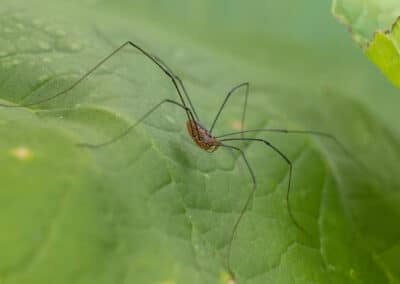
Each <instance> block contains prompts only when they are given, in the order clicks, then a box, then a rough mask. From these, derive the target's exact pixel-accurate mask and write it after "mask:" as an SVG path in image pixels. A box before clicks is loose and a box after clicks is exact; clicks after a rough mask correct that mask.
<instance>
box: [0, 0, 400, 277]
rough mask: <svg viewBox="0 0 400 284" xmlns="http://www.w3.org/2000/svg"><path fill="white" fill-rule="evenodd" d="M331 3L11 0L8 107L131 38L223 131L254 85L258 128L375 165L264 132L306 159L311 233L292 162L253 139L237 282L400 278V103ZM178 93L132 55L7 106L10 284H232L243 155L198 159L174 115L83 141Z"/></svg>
mask: <svg viewBox="0 0 400 284" xmlns="http://www.w3.org/2000/svg"><path fill="white" fill-rule="evenodd" d="M331 5H332V4H331V2H330V1H289V0H286V1H247V2H245V1H211V0H209V1H181V0H179V1H178V0H173V1H142V2H139V1H113V2H112V1H95V0H86V1H69V2H66V1H45V0H38V1H34V2H29V3H28V2H26V1H20V0H17V1H3V2H2V4H1V6H0V15H1V18H0V82H1V84H0V98H1V99H2V103H21V102H32V101H35V100H37V98H38V97H45V96H51V95H52V94H54V93H55V92H56V91H57V90H61V89H63V88H65V87H67V86H69V85H70V84H71V83H73V82H74V80H76V79H77V78H79V76H80V75H81V74H83V73H84V72H85V71H86V70H88V68H90V67H91V66H92V65H93V64H94V63H95V62H97V61H98V60H99V59H101V58H102V57H104V56H105V55H107V54H108V53H109V52H111V51H112V50H113V49H114V48H115V47H116V46H118V45H119V44H121V43H122V42H124V41H126V40H132V41H134V42H137V43H139V44H140V45H142V46H143V47H145V48H146V49H147V50H150V51H151V52H152V53H153V54H155V55H157V56H158V57H160V58H162V59H163V60H164V61H165V62H167V63H168V65H169V66H170V67H171V68H172V69H173V70H174V71H175V72H176V73H177V74H178V75H179V76H180V77H181V78H182V79H183V81H184V82H185V84H186V86H187V89H188V91H189V93H190V95H191V98H192V100H193V102H194V105H195V106H196V109H197V110H198V113H199V116H200V117H201V119H202V122H203V123H204V124H205V125H206V126H207V125H210V123H211V121H212V118H213V115H214V114H215V112H216V111H217V109H218V106H219V104H220V103H221V102H222V100H223V98H224V95H225V94H226V92H227V91H228V90H229V89H230V88H231V87H233V86H234V85H235V84H238V83H240V82H243V81H249V82H250V83H251V89H250V99H249V111H248V119H247V120H246V121H247V127H249V128H261V127H281V128H295V129H314V130H321V131H326V132H329V133H332V134H334V135H335V136H336V137H338V139H339V140H340V141H342V142H343V144H344V145H345V146H346V148H348V149H349V150H350V151H351V152H352V154H353V155H354V156H355V157H356V158H357V159H358V160H360V161H361V162H362V164H364V165H365V167H366V169H362V168H360V167H359V166H357V164H355V163H354V162H353V161H352V159H351V158H349V157H348V156H347V155H345V154H344V153H343V152H342V151H340V149H338V147H337V146H336V145H335V144H334V143H331V142H329V141H325V140H322V139H321V140H319V139H315V137H314V138H313V137H292V136H279V137H278V136H273V135H271V136H265V135H264V136H263V137H264V138H265V137H268V139H270V140H271V141H272V142H273V143H274V144H276V145H279V147H280V149H282V151H284V152H285V153H286V154H287V155H288V156H289V157H290V159H292V160H293V161H294V184H293V191H294V193H293V197H291V201H292V204H293V205H292V206H293V208H294V211H295V216H296V218H297V219H298V220H299V222H300V223H301V224H302V225H303V226H305V227H306V229H307V230H308V231H310V233H311V234H312V237H309V236H305V235H304V234H302V233H301V232H299V231H298V230H297V229H296V228H295V227H294V226H293V224H292V223H291V221H290V219H289V217H288V214H287V208H286V205H285V189H286V181H287V165H286V164H285V163H284V162H282V161H281V160H280V159H279V157H277V156H276V155H275V154H274V153H271V152H268V151H266V150H265V149H264V148H263V147H261V146H257V145H248V144H245V145H242V144H239V145H240V146H243V147H245V149H246V153H247V155H248V158H249V161H251V164H252V166H253V167H254V169H255V173H256V176H257V181H258V189H257V194H256V196H255V199H254V202H253V204H252V206H251V209H249V212H248V214H246V215H245V218H243V221H242V223H241V225H240V226H239V230H238V233H237V236H236V238H235V240H234V242H233V246H232V259H231V263H232V269H233V271H234V273H235V275H236V279H235V282H236V283H239V284H241V283H254V284H255V283H399V282H400V270H399V266H398V259H399V256H400V246H399V239H400V227H399V226H397V224H398V220H399V217H400V209H399V207H398V204H399V201H400V195H399V187H400V179H399V176H398V171H399V166H398V161H399V159H400V143H399V141H400V140H399V130H400V129H399V126H398V106H399V103H400V96H399V95H398V90H397V89H395V88H394V87H393V86H392V85H391V84H390V83H389V82H388V80H387V79H386V78H385V77H384V76H383V75H382V74H381V73H380V71H379V70H378V69H377V68H376V67H375V66H374V65H373V64H372V63H370V62H369V61H368V59H367V58H366V57H365V56H364V55H363V52H362V50H361V49H360V48H358V47H357V46H356V44H355V43H353V41H352V40H351V36H350V35H349V33H348V31H347V30H346V28H345V27H344V26H342V25H341V24H339V23H338V22H337V21H336V19H335V18H334V16H333V15H332V14H331ZM164 98H175V99H176V93H175V92H174V90H173V88H172V87H171V85H170V82H169V81H168V80H167V79H166V78H164V77H163V76H162V74H160V72H158V70H156V69H155V68H154V66H152V65H151V64H148V62H147V61H146V60H145V59H143V58H141V57H140V56H138V55H137V54H136V53H134V52H123V53H121V55H120V56H118V57H116V58H115V59H113V61H112V62H110V63H109V64H107V65H106V66H105V67H104V68H102V69H100V70H99V71H98V72H96V74H93V76H91V77H90V78H89V79H88V80H87V81H85V82H84V83H83V84H81V85H80V86H79V87H77V88H76V89H75V90H74V91H72V92H70V93H69V94H68V95H66V96H64V97H60V98H58V99H56V100H54V101H52V102H49V103H46V104H43V105H38V106H34V107H32V108H22V109H18V108H17V109H12V108H1V109H0V137H1V141H0V150H1V152H0V180H1V181H2V182H1V186H0V188H1V190H0V228H2V233H1V234H0V284H9V283H13V284H14V283H15V284H17V283H18V284H22V283H30V284H31V283H41V284H43V283H57V284H60V283H68V284H71V283H135V284H136V283H140V284H142V283H143V284H147V283H151V284H153V283H154V284H174V283H226V284H228V283H229V284H231V283H232V282H229V280H228V278H229V275H228V267H227V265H226V256H227V247H228V241H229V238H230V232H231V229H232V226H233V224H234V221H235V220H236V218H237V216H238V212H239V211H240V209H241V208H242V205H243V202H244V200H245V199H246V197H247V196H248V192H249V190H250V188H251V182H250V178H249V175H248V173H247V172H246V168H245V166H244V165H243V164H241V163H240V160H239V157H238V156H237V155H236V156H235V155H233V156H232V155H230V153H229V152H228V153H220V152H218V153H216V154H215V155H208V154H207V153H204V152H202V151H201V150H199V149H197V148H196V147H195V146H194V145H193V143H192V141H191V140H190V138H189V137H188V136H187V133H185V131H186V130H185V129H184V119H185V118H184V115H183V114H182V113H180V112H179V110H177V109H173V108H165V110H163V111H160V112H157V114H155V115H154V116H152V117H151V118H149V120H148V121H146V122H145V123H144V124H143V125H142V126H141V127H140V128H139V129H138V130H135V131H134V132H132V135H129V136H128V137H126V139H124V140H123V141H121V142H118V143H116V144H115V145H113V146H112V147H110V148H107V149H106V150H104V151H90V150H86V149H81V148H78V147H76V146H75V145H76V143H78V142H86V141H89V142H96V141H104V139H107V138H109V137H112V136H114V135H116V133H119V132H120V131H121V130H123V129H125V128H126V127H127V126H128V125H130V124H132V123H133V122H134V121H135V120H136V119H137V118H138V117H140V115H141V114H143V113H144V112H145V111H146V110H147V109H149V108H150V107H151V106H152V105H154V103H157V102H158V101H160V100H161V99H164ZM241 106H242V99H241V97H240V96H238V97H235V98H233V99H232V101H231V105H230V106H228V107H227V109H226V111H225V112H224V115H223V116H221V121H220V122H219V124H218V125H217V128H216V133H217V131H218V133H222V132H229V131H232V130H233V129H234V126H233V125H234V122H237V118H238V117H240V114H241ZM21 149H22V150H24V151H25V150H26V151H27V153H28V155H27V156H25V155H24V154H22V156H21ZM221 152H222V151H221ZM22 153H24V152H22Z"/></svg>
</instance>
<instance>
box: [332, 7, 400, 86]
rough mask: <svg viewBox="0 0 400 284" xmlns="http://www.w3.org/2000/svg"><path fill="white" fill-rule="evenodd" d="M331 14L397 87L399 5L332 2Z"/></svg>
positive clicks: (399, 82) (398, 73) (399, 60)
mask: <svg viewBox="0 0 400 284" xmlns="http://www.w3.org/2000/svg"><path fill="white" fill-rule="evenodd" d="M333 13H334V15H336V16H337V18H338V19H339V21H341V22H342V23H344V24H345V25H346V26H347V27H348V29H349V30H350V32H351V34H352V36H353V39H354V40H355V41H356V42H357V43H358V44H359V45H360V46H361V47H362V48H363V50H364V52H365V54H366V55H367V57H368V58H369V59H370V60H371V61H372V62H373V63H375V64H376V65H377V66H378V67H379V68H380V70H381V71H382V72H383V73H384V74H385V75H386V77H387V78H388V79H389V80H390V81H391V82H392V83H393V84H394V85H395V86H397V87H400V72H399V62H400V50H399V48H398V46H399V43H400V33H399V29H400V28H399V27H400V18H399V16H400V3H399V2H398V1H396V0H389V1H380V0H371V1H359V0H335V1H333Z"/></svg>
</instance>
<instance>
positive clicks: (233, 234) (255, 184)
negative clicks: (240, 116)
mask: <svg viewBox="0 0 400 284" xmlns="http://www.w3.org/2000/svg"><path fill="white" fill-rule="evenodd" d="M221 147H225V148H228V149H231V150H235V151H238V152H239V153H240V155H241V156H242V158H243V160H244V162H245V163H246V166H247V169H248V170H249V173H250V176H251V180H252V181H253V187H252V190H251V192H250V194H249V197H248V198H247V200H246V203H245V205H244V206H243V208H242V210H240V214H239V217H238V218H237V219H236V221H235V224H234V225H233V228H232V233H231V237H230V238H229V242H228V255H227V267H228V271H229V273H230V274H231V275H232V277H233V278H235V277H234V273H233V271H232V268H231V251H232V242H233V239H234V237H235V234H236V231H237V228H238V226H239V223H240V221H241V220H242V217H243V215H244V213H245V212H246V210H247V208H248V206H249V204H250V201H251V200H252V198H253V196H254V192H255V191H256V188H257V181H256V176H255V175H254V172H253V169H252V168H251V166H250V163H249V161H248V160H247V157H246V155H245V153H244V152H243V150H242V149H240V148H238V147H235V146H231V145H226V144H221Z"/></svg>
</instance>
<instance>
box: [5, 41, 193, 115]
mask: <svg viewBox="0 0 400 284" xmlns="http://www.w3.org/2000/svg"><path fill="white" fill-rule="evenodd" d="M127 46H130V47H133V48H135V49H136V50H138V51H140V52H141V53H142V54H143V55H145V56H146V57H147V58H149V59H150V60H151V61H152V62H153V63H154V64H156V65H157V66H158V67H159V68H160V69H161V70H162V71H163V72H164V73H165V74H166V75H167V76H168V77H169V78H170V79H171V81H172V83H173V85H174V87H175V89H176V91H177V93H178V96H179V98H180V101H181V104H182V105H183V106H184V107H185V108H187V106H186V102H185V100H184V98H183V95H182V93H181V91H180V89H179V87H178V83H177V82H178V81H180V84H181V83H182V82H181V80H180V79H177V78H178V76H176V75H175V74H174V73H173V72H172V71H171V69H170V68H168V67H166V65H165V64H164V63H160V62H159V61H157V60H156V59H155V58H154V57H153V56H152V55H151V54H150V53H148V52H147V51H145V50H144V49H143V48H141V47H140V46H138V45H137V44H135V43H133V42H131V41H126V42H125V43H123V44H122V45H120V46H119V47H118V48H116V49H115V50H114V51H112V52H111V53H110V54H109V55H107V56H106V57H104V58H103V59H102V60H100V61H99V62H98V63H96V64H95V65H94V66H93V67H92V68H90V69H89V70H88V71H87V72H86V73H84V74H83V75H82V76H81V77H80V78H79V79H78V80H76V81H75V82H74V83H72V84H71V85H70V86H69V87H67V88H66V89H64V90H62V91H60V92H58V93H56V94H54V95H52V96H50V97H48V98H43V99H41V100H39V101H37V102H32V103H25V104H21V105H8V104H0V106H1V107H10V108H17V107H29V106H34V105H39V104H42V103H45V102H48V101H51V100H53V99H55V98H57V97H60V96H62V95H64V94H66V93H68V92H69V91H71V90H72V89H74V88H75V87H76V86H77V85H79V84H80V83H81V82H82V81H83V80H85V79H86V78H87V77H89V76H90V75H91V74H92V73H93V72H94V71H96V70H97V69H98V68H99V67H100V66H102V65H103V64H104V63H105V62H107V61H108V60H109V59H111V58H112V57H113V56H114V55H116V54H117V53H119V52H120V51H121V50H122V49H124V48H125V47H127ZM182 85H183V84H182ZM185 96H186V97H187V98H189V96H188V95H187V94H185ZM189 101H190V100H189ZM190 106H192V105H191V103H190ZM187 109H189V108H187ZM187 109H186V114H187V117H188V119H191V117H193V115H191V116H190V115H189V112H188V111H187Z"/></svg>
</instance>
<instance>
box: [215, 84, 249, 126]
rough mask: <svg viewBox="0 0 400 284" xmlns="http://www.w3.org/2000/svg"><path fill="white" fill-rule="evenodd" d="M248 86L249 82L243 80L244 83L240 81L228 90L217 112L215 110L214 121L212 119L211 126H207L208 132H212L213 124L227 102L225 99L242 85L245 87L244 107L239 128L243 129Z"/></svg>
mask: <svg viewBox="0 0 400 284" xmlns="http://www.w3.org/2000/svg"><path fill="white" fill-rule="evenodd" d="M249 86H250V84H249V82H244V83H241V84H239V85H237V86H235V87H233V88H232V89H231V90H230V91H229V92H228V94H227V95H226V96H225V99H224V101H223V102H222V104H221V106H220V107H219V110H218V112H217V115H216V116H215V118H214V121H213V123H212V124H211V127H210V128H209V132H210V133H212V131H213V129H214V127H215V124H216V123H217V120H218V118H219V116H220V114H221V112H222V110H223V109H224V107H225V104H226V103H227V101H228V100H229V98H230V97H231V95H232V94H233V93H234V92H235V91H236V90H237V89H239V88H242V87H244V88H245V96H244V107H243V113H242V120H241V126H240V127H241V130H243V127H244V120H245V117H246V109H247V97H248V95H249Z"/></svg>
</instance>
